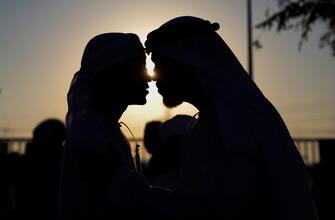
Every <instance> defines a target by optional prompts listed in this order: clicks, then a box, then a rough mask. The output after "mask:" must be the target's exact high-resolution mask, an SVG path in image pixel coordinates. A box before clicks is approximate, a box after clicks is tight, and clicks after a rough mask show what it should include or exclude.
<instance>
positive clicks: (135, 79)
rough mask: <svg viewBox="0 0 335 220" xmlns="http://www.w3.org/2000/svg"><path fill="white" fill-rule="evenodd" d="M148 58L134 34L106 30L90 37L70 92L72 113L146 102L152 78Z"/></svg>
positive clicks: (69, 98)
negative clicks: (146, 60)
mask: <svg viewBox="0 0 335 220" xmlns="http://www.w3.org/2000/svg"><path fill="white" fill-rule="evenodd" d="M145 59H146V56H145V53H144V48H143V46H142V44H141V42H140V40H139V38H138V36H137V35H135V34H124V33H105V34H101V35H98V36H96V37H94V38H93V39H91V40H90V41H89V42H88V44H87V46H86V48H85V50H84V54H83V57H82V61H81V69H80V71H78V72H77V73H76V75H75V76H74V79H73V81H72V84H71V88H70V91H69V93H68V104H69V114H70V115H71V116H74V115H77V116H78V115H80V114H82V113H84V112H85V111H87V110H88V109H95V110H98V111H100V110H102V109H103V110H104V111H108V110H110V109H113V108H115V107H116V108H117V107H119V106H125V107H127V106H128V105H133V104H140V105H143V104H145V103H146V95H147V94H148V91H147V89H148V87H149V86H148V82H149V81H150V77H149V76H148V75H147V70H146V67H145ZM68 116H69V115H68Z"/></svg>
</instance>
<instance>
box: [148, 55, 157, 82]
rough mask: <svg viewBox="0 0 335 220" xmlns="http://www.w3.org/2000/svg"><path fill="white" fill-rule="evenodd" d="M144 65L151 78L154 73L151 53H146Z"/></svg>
mask: <svg viewBox="0 0 335 220" xmlns="http://www.w3.org/2000/svg"><path fill="white" fill-rule="evenodd" d="M146 67H147V70H148V75H149V76H150V77H151V78H152V77H153V76H154V75H155V72H154V68H155V64H154V63H153V62H152V61H151V54H150V55H147V59H146Z"/></svg>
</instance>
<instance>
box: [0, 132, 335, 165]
mask: <svg viewBox="0 0 335 220" xmlns="http://www.w3.org/2000/svg"><path fill="white" fill-rule="evenodd" d="M321 140H324V139H318V138H315V139H314V138H313V139H311V138H296V139H294V142H295V144H296V146H297V149H298V151H299V152H300V154H301V156H302V158H303V160H304V162H305V164H306V165H307V166H313V165H315V164H318V163H319V162H320V141H321ZM29 141H30V139H29V138H3V139H0V143H2V144H1V145H2V146H1V147H2V148H5V144H4V143H7V149H6V151H7V152H18V153H20V154H24V152H25V148H26V145H27V142H29ZM332 141H334V143H335V139H334V140H332ZM129 142H130V145H131V146H132V148H133V149H134V147H135V142H137V143H138V144H140V145H141V148H140V154H141V158H142V159H143V160H144V161H146V160H148V159H149V158H150V155H149V154H148V153H147V152H146V150H145V149H144V147H143V141H142V139H141V138H137V139H136V140H133V139H132V138H130V139H129ZM334 147H335V144H334ZM1 150H2V149H1Z"/></svg>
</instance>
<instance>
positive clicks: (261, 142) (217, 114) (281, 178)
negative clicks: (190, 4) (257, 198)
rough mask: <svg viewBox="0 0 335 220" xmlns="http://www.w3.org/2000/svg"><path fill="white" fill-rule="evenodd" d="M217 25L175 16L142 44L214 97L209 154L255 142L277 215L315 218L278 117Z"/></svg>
mask: <svg viewBox="0 0 335 220" xmlns="http://www.w3.org/2000/svg"><path fill="white" fill-rule="evenodd" d="M218 28H219V25H218V24H217V23H214V24H212V23H210V22H209V21H205V20H203V19H200V18H196V17H190V16H185V17H178V18H175V19H172V20H170V21H168V22H167V23H165V24H163V25H162V26H161V27H159V28H158V29H156V30H155V31H153V32H151V33H150V34H149V35H148V37H147V41H146V42H145V46H146V49H147V51H149V52H153V53H156V54H160V55H163V56H164V57H167V58H169V59H171V60H174V61H176V62H179V63H181V64H184V65H186V66H188V67H189V68H190V69H192V73H193V74H194V77H195V78H197V79H198V81H199V82H200V84H201V86H202V89H203V91H204V92H205V93H206V95H207V96H208V97H209V98H211V99H212V100H214V102H215V104H214V106H215V107H214V108H215V109H214V115H212V116H211V117H212V118H213V122H212V124H213V127H215V128H217V131H214V132H217V136H218V141H219V142H220V143H222V144H221V147H222V149H221V150H220V149H219V153H218V152H212V154H220V153H222V152H224V150H223V149H227V148H234V146H239V147H240V148H241V149H240V150H242V151H245V152H248V153H250V154H251V155H252V154H254V153H253V152H252V151H254V148H252V147H250V146H251V145H255V146H256V147H257V148H258V150H259V152H260V153H261V155H262V159H263V160H264V161H265V162H264V163H265V166H266V172H267V173H266V175H268V178H269V179H270V184H271V187H272V188H273V196H274V198H275V200H276V201H278V204H279V206H280V207H278V208H279V209H280V210H281V213H280V214H281V217H282V218H281V219H292V220H293V219H311V220H312V219H316V213H315V209H314V204H313V200H312V198H311V193H310V190H309V188H308V184H307V183H308V181H309V177H308V175H307V172H306V170H305V167H304V164H303V161H302V159H301V157H300V155H299V153H298V151H297V149H296V146H295V144H294V142H293V140H292V138H291V136H290V134H289V132H288V130H287V128H286V126H285V124H284V122H283V120H282V119H281V117H280V115H279V113H278V112H277V111H276V109H275V108H274V107H273V106H272V104H271V103H270V102H269V101H268V100H267V99H266V98H265V97H264V95H263V94H262V92H261V91H260V90H259V89H258V87H257V86H256V84H255V83H254V82H253V81H252V80H251V79H250V77H249V76H248V74H247V73H246V72H245V70H244V69H243V67H242V66H241V64H240V63H239V61H238V60H237V58H236V57H235V55H234V54H233V52H232V51H231V50H230V49H229V47H228V46H227V45H226V43H225V42H224V40H223V39H222V38H221V37H220V36H219V35H218V34H217V33H216V32H215V31H216V30H218ZM200 117H201V112H200ZM214 124H215V126H214ZM212 157H213V158H215V157H216V156H215V155H212ZM218 172H220V171H218ZM194 175H197V174H196V173H195V174H194ZM278 214H279V213H278ZM274 215H275V213H274Z"/></svg>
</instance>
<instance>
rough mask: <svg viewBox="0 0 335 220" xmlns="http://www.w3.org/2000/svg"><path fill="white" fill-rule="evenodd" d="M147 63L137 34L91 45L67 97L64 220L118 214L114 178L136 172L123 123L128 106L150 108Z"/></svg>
mask: <svg viewBox="0 0 335 220" xmlns="http://www.w3.org/2000/svg"><path fill="white" fill-rule="evenodd" d="M145 59H146V57H145V53H144V49H143V46H142V44H141V42H140V40H139V38H138V37H137V36H136V35H135V34H123V33H106V34H101V35H98V36H96V37H94V38H93V39H91V40H90V41H89V43H88V44H87V46H86V48H85V51H84V54H83V57H82V62H81V68H80V70H79V71H78V72H77V73H76V74H75V76H74V78H73V80H72V83H71V87H70V90H69V92H68V113H67V118H66V127H67V132H68V133H67V138H66V144H65V149H64V154H63V162H62V174H61V175H62V176H61V186H60V200H59V215H58V218H59V220H68V219H71V220H75V219H78V220H79V219H80V220H84V219H87V220H88V219H90V220H98V219H112V217H111V216H113V215H117V213H116V212H117V211H118V210H117V209H116V208H115V207H113V206H109V202H108V201H109V197H108V196H109V193H108V192H109V190H110V184H111V182H112V175H113V174H114V172H115V170H117V169H122V168H123V169H125V170H127V171H129V172H132V171H134V170H135V166H134V164H133V160H132V156H131V152H130V146H129V143H128V142H127V140H126V139H125V137H124V136H123V134H122V132H121V130H120V125H119V122H118V121H119V119H120V117H121V115H122V114H123V112H124V111H125V110H126V108H127V107H128V105H134V104H136V105H143V104H145V103H146V95H147V94H148V91H147V89H148V88H149V87H148V82H149V81H150V79H149V77H148V75H147V74H146V67H145ZM114 211H115V212H114ZM124 214H130V215H131V214H132V213H124Z"/></svg>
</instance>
